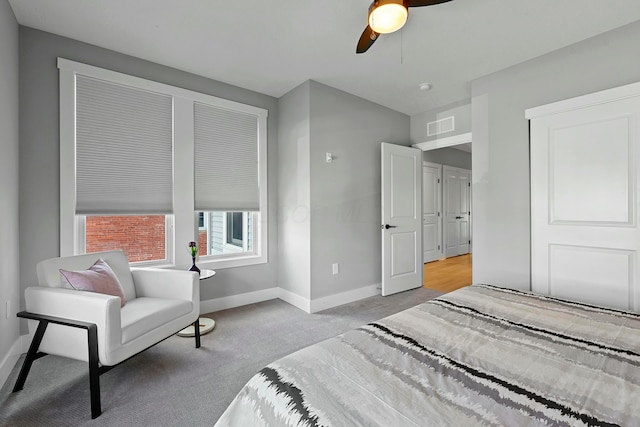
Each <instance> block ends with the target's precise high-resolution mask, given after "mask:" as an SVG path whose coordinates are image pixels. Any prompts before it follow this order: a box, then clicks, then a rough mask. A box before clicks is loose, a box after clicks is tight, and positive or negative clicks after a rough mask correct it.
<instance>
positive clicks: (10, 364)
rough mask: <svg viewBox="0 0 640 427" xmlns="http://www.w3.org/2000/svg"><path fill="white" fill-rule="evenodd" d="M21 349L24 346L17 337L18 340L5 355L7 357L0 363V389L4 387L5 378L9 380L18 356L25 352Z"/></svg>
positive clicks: (20, 338)
mask: <svg viewBox="0 0 640 427" xmlns="http://www.w3.org/2000/svg"><path fill="white" fill-rule="evenodd" d="M27 337H28V335H27ZM29 342H31V341H29ZM23 347H24V346H23V339H22V336H19V337H18V339H17V340H15V342H14V343H13V345H12V346H11V348H10V349H9V353H7V355H6V356H5V357H4V359H3V360H2V363H0V388H2V387H3V386H4V383H5V382H6V381H7V378H9V375H10V374H11V371H12V370H13V368H14V366H15V365H16V362H17V361H18V359H20V355H22V353H25V352H26V351H23Z"/></svg>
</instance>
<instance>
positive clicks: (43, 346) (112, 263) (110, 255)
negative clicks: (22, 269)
mask: <svg viewBox="0 0 640 427" xmlns="http://www.w3.org/2000/svg"><path fill="white" fill-rule="evenodd" d="M98 258H102V259H103V260H104V261H105V262H106V263H107V264H108V265H109V267H111V269H112V270H113V272H114V273H115V275H116V277H117V278H118V281H119V282H120V284H121V285H122V289H123V291H124V295H125V298H126V304H125V305H124V306H123V307H121V306H120V298H119V297H117V296H111V295H105V294H100V293H95V292H86V291H79V290H75V289H70V287H68V285H66V286H67V287H65V284H66V282H65V281H64V280H61V275H60V269H64V270H86V269H88V268H89V267H91V266H92V265H93V263H94V262H96V260H97V259H98ZM37 271H38V282H39V286H37V287H30V288H27V289H26V290H25V302H26V311H23V312H20V313H18V316H19V317H23V318H26V319H31V320H29V329H30V330H33V329H34V328H35V329H36V332H35V335H34V338H33V341H32V343H31V346H30V348H29V352H28V353H27V356H26V358H25V360H24V363H23V365H22V369H21V371H20V374H19V376H18V379H17V381H16V384H15V387H14V389H13V391H14V392H16V391H19V390H22V388H23V386H24V383H25V381H26V379H27V375H28V374H29V369H30V368H31V365H32V363H33V361H34V360H36V359H38V358H40V357H42V356H45V355H47V354H55V355H59V356H64V357H69V358H72V359H78V360H83V361H87V362H88V363H89V382H90V392H91V417H92V418H96V417H97V416H99V415H100V414H101V412H102V411H101V406H100V383H99V375H100V374H102V373H104V372H106V371H108V370H109V369H111V368H112V367H114V366H115V365H117V364H119V363H121V362H123V361H125V360H127V359H128V358H130V357H132V356H134V355H136V354H138V353H140V352H141V351H143V350H145V349H147V348H149V347H151V346H153V345H155V344H157V343H158V342H160V341H162V340H164V339H166V338H168V337H170V336H171V335H173V334H175V333H176V332H178V331H180V330H181V329H183V328H185V327H186V326H189V325H190V324H193V325H194V327H195V339H196V347H200V331H199V322H198V321H197V320H198V315H199V312H200V286H199V277H198V274H197V273H195V272H192V271H178V270H166V269H151V268H145V269H136V268H130V267H129V263H128V261H127V258H126V256H125V255H124V253H123V252H122V251H108V252H97V253H92V254H86V255H77V256H71V257H63V258H53V259H48V260H45V261H41V262H40V263H38V266H37ZM85 330H86V332H85Z"/></svg>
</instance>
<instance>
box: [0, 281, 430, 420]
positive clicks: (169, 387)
mask: <svg viewBox="0 0 640 427" xmlns="http://www.w3.org/2000/svg"><path fill="white" fill-rule="evenodd" d="M438 295H441V293H440V292H437V291H433V290H430V289H425V288H418V289H414V290H412V291H407V292H403V293H400V294H396V295H392V296H389V297H381V296H376V297H371V298H366V299H363V300H360V301H356V302H354V303H351V304H346V305H343V306H340V307H336V308H333V309H329V310H326V311H323V312H320V313H316V314H307V313H305V312H303V311H301V310H299V309H297V308H295V307H293V306H291V305H289V304H287V303H285V302H283V301H280V300H271V301H265V302H261V303H258V304H251V305H247V306H243V307H238V308H234V309H230V310H223V311H219V312H216V313H211V314H209V315H205V316H206V317H211V318H213V319H215V320H216V327H215V329H214V330H213V331H212V332H211V333H209V334H207V335H204V336H203V337H202V347H201V348H199V349H196V348H195V347H194V339H193V338H181V337H178V336H173V337H171V338H169V339H168V340H166V341H164V342H162V343H160V344H158V345H156V346H155V347H152V348H151V349H149V350H147V351H145V352H143V353H141V354H140V355H138V356H136V357H134V358H132V359H130V360H128V361H126V362H124V363H123V364H122V365H120V366H117V367H115V368H114V369H113V370H111V371H109V372H107V373H106V374H104V375H102V376H101V377H100V385H101V396H102V410H103V413H102V415H101V416H100V417H98V418H96V419H95V420H91V416H90V404H89V384H88V374H87V366H86V364H85V363H82V362H78V361H73V360H70V359H65V358H60V357H56V356H47V357H44V358H42V359H39V360H36V361H35V362H34V364H33V367H32V369H31V373H30V374H29V377H28V378H27V382H26V384H25V387H24V390H22V391H20V392H18V393H11V389H12V388H13V385H14V383H15V380H16V378H17V376H18V371H19V369H20V366H21V365H22V360H23V358H24V356H22V358H21V359H20V360H19V362H18V364H17V365H16V367H15V368H14V369H13V371H12V372H11V375H10V376H9V378H8V380H7V382H6V383H5V385H4V387H3V388H2V389H1V390H0V425H2V426H65V427H67V426H85V425H86V426H205V425H209V426H210V425H213V424H214V423H215V422H216V421H217V420H218V418H219V417H220V415H222V412H224V410H225V409H226V407H227V406H228V405H229V403H230V402H231V400H233V398H234V396H235V395H236V393H237V392H238V391H239V390H240V388H241V387H242V386H243V385H244V384H245V383H246V382H247V381H248V380H249V378H251V377H252V376H253V375H254V374H255V373H256V372H258V371H259V370H260V369H261V368H263V367H264V366H265V365H267V364H269V363H271V362H273V361H274V360H277V359H279V358H280V357H282V356H285V355H287V354H289V353H292V352H293V351H296V350H299V349H301V348H303V347H306V346H308V345H311V344H314V343H317V342H320V341H323V340H325V339H327V338H331V337H333V336H336V335H338V334H341V333H344V332H346V331H348V330H351V329H354V328H357V327H359V326H362V325H364V324H366V323H369V322H372V321H375V320H378V319H380V318H383V317H386V316H389V315H391V314H394V313H396V312H398V311H401V310H404V309H407V308H409V307H412V306H414V305H416V304H419V303H421V302H423V301H427V300H430V299H432V298H435V297H437V296H438Z"/></svg>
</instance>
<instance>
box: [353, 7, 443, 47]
mask: <svg viewBox="0 0 640 427" xmlns="http://www.w3.org/2000/svg"><path fill="white" fill-rule="evenodd" d="M448 1H451V0H374V1H373V3H371V6H369V25H367V28H365V29H364V32H363V33H362V35H361V36H360V40H358V47H357V48H356V53H364V52H366V51H367V50H368V49H369V48H370V47H371V45H373V43H374V42H375V41H376V40H377V39H378V36H379V35H380V34H388V33H393V32H394V31H397V30H399V29H400V28H402V26H403V25H404V23H405V22H407V17H408V16H409V8H410V7H420V6H433V5H436V4H440V3H446V2H448Z"/></svg>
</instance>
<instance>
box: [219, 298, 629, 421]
mask: <svg viewBox="0 0 640 427" xmlns="http://www.w3.org/2000/svg"><path fill="white" fill-rule="evenodd" d="M216 425H217V426H365V425H366V426H441V425H442V426H476V425H483V426H525V425H542V426H546V425H549V426H551V425H554V426H555V425H570V426H577V425H624V426H640V315H639V314H636V313H629V312H624V311H620V310H614V309H607V308H601V307H595V306H592V305H586V304H580V303H577V302H570V301H565V300H559V299H555V298H551V297H545V296H540V295H534V294H530V293H526V292H521V291H515V290H510V289H502V288H498V287H494V286H490V285H474V286H470V287H466V288H463V289H460V290H457V291H455V292H451V293H449V294H446V295H443V296H441V297H439V298H436V299H434V300H431V301H428V302H425V303H423V304H420V305H418V306H416V307H413V308H410V309H408V310H405V311H403V312H400V313H398V314H395V315H393V316H390V317H386V318H384V319H382V320H380V321H377V322H374V323H370V324H368V325H366V326H363V327H361V328H359V329H356V330H353V331H350V332H347V333H345V334H343V335H340V336H338V337H335V338H332V339H329V340H327V341H324V342H321V343H319V344H316V345H313V346H310V347H307V348H305V349H302V350H300V351H298V352H295V353H293V354H291V355H288V356H286V357H284V358H282V359H280V360H277V361H276V362H274V363H272V364H270V365H268V366H267V367H265V368H264V369H262V370H261V371H260V372H259V373H258V374H256V375H255V376H254V377H253V378H252V379H251V380H250V381H249V382H248V383H247V384H246V385H245V386H244V388H243V389H242V390H241V391H240V392H239V394H238V395H237V396H236V398H235V399H234V400H233V402H232V403H231V405H230V406H229V407H228V408H227V410H226V411H225V412H224V414H223V415H222V417H221V418H220V419H219V420H218V423H217V424H216Z"/></svg>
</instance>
